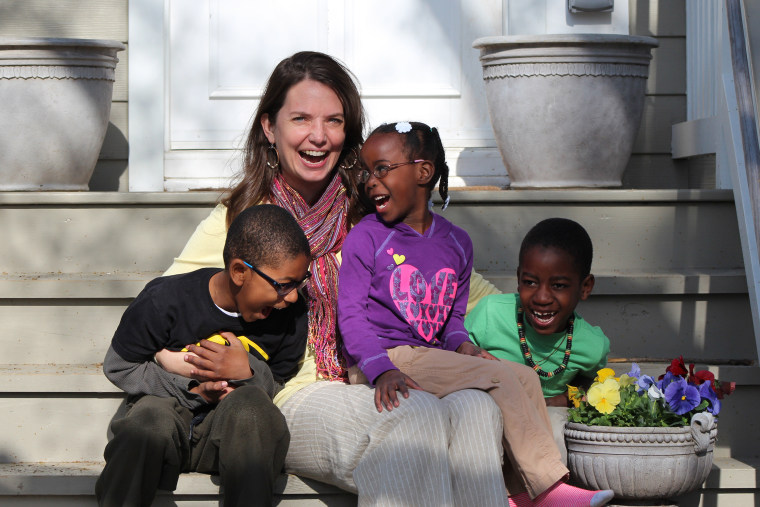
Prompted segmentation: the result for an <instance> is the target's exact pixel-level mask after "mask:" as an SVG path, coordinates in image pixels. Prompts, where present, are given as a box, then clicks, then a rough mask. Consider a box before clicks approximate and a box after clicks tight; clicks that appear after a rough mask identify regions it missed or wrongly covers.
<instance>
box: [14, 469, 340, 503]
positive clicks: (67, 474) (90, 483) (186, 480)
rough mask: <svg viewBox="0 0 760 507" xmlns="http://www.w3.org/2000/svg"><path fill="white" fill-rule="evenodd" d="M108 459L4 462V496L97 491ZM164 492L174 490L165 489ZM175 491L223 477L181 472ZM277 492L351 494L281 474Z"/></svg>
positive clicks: (203, 490) (198, 491)
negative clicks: (96, 488) (98, 482)
mask: <svg viewBox="0 0 760 507" xmlns="http://www.w3.org/2000/svg"><path fill="white" fill-rule="evenodd" d="M103 465H104V463H102V462H89V461H88V462H71V463H62V462H59V463H4V464H0V498H2V497H3V496H38V495H43V496H53V495H58V496H81V495H93V494H94V491H95V481H97V479H98V476H99V475H100V472H101V470H102V469H103ZM164 494H171V493H169V492H164ZM173 494H174V495H217V494H219V477H218V476H213V475H206V474H200V473H187V474H181V475H180V477H179V481H178V483H177V489H176V490H174V492H173ZM275 494H277V495H286V496H287V495H321V494H329V495H349V496H350V495H351V493H349V492H347V491H344V490H342V489H340V488H337V487H335V486H331V485H329V484H325V483H323V482H319V481H315V480H313V479H306V478H301V477H298V476H295V475H291V474H281V475H280V477H279V478H278V479H277V483H276V485H275Z"/></svg>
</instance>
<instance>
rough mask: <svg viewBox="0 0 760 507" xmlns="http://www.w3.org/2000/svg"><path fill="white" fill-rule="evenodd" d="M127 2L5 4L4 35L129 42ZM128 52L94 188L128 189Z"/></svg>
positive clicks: (1, 9)
mask: <svg viewBox="0 0 760 507" xmlns="http://www.w3.org/2000/svg"><path fill="white" fill-rule="evenodd" d="M127 5H128V1H127V0H55V1H51V0H0V36H3V37H70V38H77V39H110V40H117V41H119V42H122V43H124V44H127V43H128V40H127V39H128V37H127V33H128V29H127V27H128V25H127V18H128V16H127V13H128V8H127ZM128 55H129V49H127V50H126V51H122V52H120V53H119V55H118V56H119V64H118V65H117V67H116V83H115V84H114V90H113V103H112V105H111V119H110V123H109V125H108V131H107V133H106V138H105V141H104V143H103V149H102V150H101V152H100V158H99V160H98V164H97V166H96V167H95V173H94V174H93V177H92V179H91V180H90V189H91V190H124V191H125V190H126V189H127V158H128V154H129V144H128V141H127V69H128V65H127V62H128V59H129V57H128Z"/></svg>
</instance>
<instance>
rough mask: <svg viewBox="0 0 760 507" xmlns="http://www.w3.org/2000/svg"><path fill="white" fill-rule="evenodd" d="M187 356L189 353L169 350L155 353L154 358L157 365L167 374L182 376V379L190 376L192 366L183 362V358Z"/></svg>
mask: <svg viewBox="0 0 760 507" xmlns="http://www.w3.org/2000/svg"><path fill="white" fill-rule="evenodd" d="M189 354H190V353H189V352H173V351H171V350H167V349H161V350H159V351H158V352H156V355H155V356H154V357H155V359H156V362H157V363H158V365H159V366H160V367H161V368H163V369H164V370H166V371H168V372H169V373H174V374H175V375H182V376H183V377H190V376H192V370H193V365H192V364H190V363H187V362H185V357H187V356H188V355H189ZM193 355H195V354H193ZM196 357H197V356H196Z"/></svg>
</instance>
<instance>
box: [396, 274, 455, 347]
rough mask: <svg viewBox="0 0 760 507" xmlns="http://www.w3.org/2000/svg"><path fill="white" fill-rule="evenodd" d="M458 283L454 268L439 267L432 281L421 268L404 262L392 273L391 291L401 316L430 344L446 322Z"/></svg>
mask: <svg viewBox="0 0 760 507" xmlns="http://www.w3.org/2000/svg"><path fill="white" fill-rule="evenodd" d="M457 285H458V283H457V277H456V273H455V272H454V270H453V269H451V268H442V269H440V270H438V272H436V273H435V274H434V275H433V277H432V278H431V279H430V283H428V282H427V281H426V280H425V277H424V276H423V275H422V273H421V272H420V270H419V269H417V268H415V267H414V266H412V265H410V264H402V265H400V266H398V267H397V268H396V269H395V270H394V271H393V273H392V274H391V280H390V291H391V298H392V299H393V302H394V303H395V305H396V308H398V310H399V312H401V315H403V316H404V318H405V319H406V321H407V322H409V324H410V325H411V326H412V329H414V330H416V331H417V333H419V335H420V336H422V338H424V339H425V341H426V342H428V343H430V342H431V341H433V340H434V339H435V337H436V334H437V333H438V331H439V330H440V329H441V327H443V325H444V324H445V323H446V319H447V318H448V316H449V313H450V312H451V307H452V306H453V305H454V298H455V297H456V294H457Z"/></svg>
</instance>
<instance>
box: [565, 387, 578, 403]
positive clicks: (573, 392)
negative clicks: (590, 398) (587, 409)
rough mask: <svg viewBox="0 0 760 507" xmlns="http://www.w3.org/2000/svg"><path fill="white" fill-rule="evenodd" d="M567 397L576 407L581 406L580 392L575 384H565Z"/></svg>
mask: <svg viewBox="0 0 760 507" xmlns="http://www.w3.org/2000/svg"><path fill="white" fill-rule="evenodd" d="M567 398H568V399H569V400H570V401H572V402H573V406H575V408H578V407H580V406H581V393H580V391H579V390H578V388H577V387H575V386H567Z"/></svg>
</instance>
